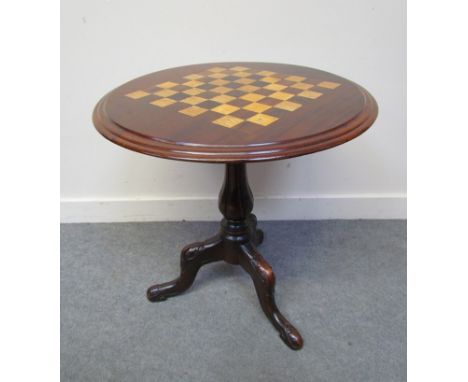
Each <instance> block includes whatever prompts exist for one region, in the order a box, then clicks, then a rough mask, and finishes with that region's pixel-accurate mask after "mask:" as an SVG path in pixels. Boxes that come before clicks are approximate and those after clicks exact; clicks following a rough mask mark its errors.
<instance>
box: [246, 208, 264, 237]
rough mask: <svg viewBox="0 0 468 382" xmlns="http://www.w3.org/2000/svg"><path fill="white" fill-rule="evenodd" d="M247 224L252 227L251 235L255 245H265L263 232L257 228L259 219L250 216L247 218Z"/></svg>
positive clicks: (252, 215)
mask: <svg viewBox="0 0 468 382" xmlns="http://www.w3.org/2000/svg"><path fill="white" fill-rule="evenodd" d="M247 223H248V225H249V227H250V234H251V236H252V241H253V243H254V244H255V245H260V244H262V243H263V231H262V230H261V229H259V228H257V217H256V216H255V215H254V214H250V215H249V217H248V218H247Z"/></svg>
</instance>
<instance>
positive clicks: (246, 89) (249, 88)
mask: <svg viewBox="0 0 468 382" xmlns="http://www.w3.org/2000/svg"><path fill="white" fill-rule="evenodd" d="M258 89H260V88H259V87H258V86H254V85H244V86H241V87H239V88H238V89H237V90H241V91H243V92H248V93H251V92H254V91H255V90H258Z"/></svg>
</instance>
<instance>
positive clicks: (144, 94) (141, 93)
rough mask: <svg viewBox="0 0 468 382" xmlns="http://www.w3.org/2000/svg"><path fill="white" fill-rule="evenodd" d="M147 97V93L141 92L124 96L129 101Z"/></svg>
mask: <svg viewBox="0 0 468 382" xmlns="http://www.w3.org/2000/svg"><path fill="white" fill-rule="evenodd" d="M149 95H150V93H147V92H145V91H143V90H137V91H136V92H132V93H128V94H125V97H128V98H131V99H139V98H143V97H146V96H149Z"/></svg>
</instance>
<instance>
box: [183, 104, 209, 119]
mask: <svg viewBox="0 0 468 382" xmlns="http://www.w3.org/2000/svg"><path fill="white" fill-rule="evenodd" d="M205 111H208V110H207V109H204V108H202V107H198V106H190V107H188V108H186V109H183V110H179V113H182V114H185V115H189V116H190V117H196V116H197V115H200V114H203V113H204V112H205Z"/></svg>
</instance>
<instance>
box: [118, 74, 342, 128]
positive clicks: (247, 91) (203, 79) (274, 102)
mask: <svg viewBox="0 0 468 382" xmlns="http://www.w3.org/2000/svg"><path fill="white" fill-rule="evenodd" d="M312 82H313V81H310V80H308V79H307V78H306V77H301V76H294V75H285V74H279V73H276V72H272V71H268V70H262V71H255V70H252V69H250V68H247V67H244V66H234V67H230V68H224V67H213V68H210V69H208V70H206V71H203V72H200V73H194V74H190V75H187V76H184V77H183V78H181V79H180V81H178V82H173V81H167V82H163V83H160V84H156V85H155V86H153V87H152V88H150V89H145V90H136V91H133V92H131V93H128V94H126V95H125V96H126V97H128V98H131V99H133V100H144V101H147V102H148V103H149V104H151V105H153V106H155V107H159V108H166V107H171V108H175V110H176V111H177V112H179V113H181V114H183V115H185V116H187V117H189V118H194V117H197V116H199V115H202V114H204V113H210V114H211V115H212V116H213V120H212V123H213V124H215V125H218V126H223V127H227V128H233V127H239V126H245V125H246V124H249V123H252V124H254V125H257V126H258V125H260V126H268V125H271V124H273V123H275V122H276V121H278V120H279V119H281V116H282V115H284V114H285V113H291V112H294V111H295V110H297V109H299V108H301V107H302V106H303V104H304V102H313V101H314V100H315V99H317V98H319V97H322V96H323V95H324V93H322V92H321V91H320V90H321V89H328V90H327V91H330V90H334V89H336V88H337V87H339V86H340V84H339V83H336V82H330V81H322V82H319V83H312Z"/></svg>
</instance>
